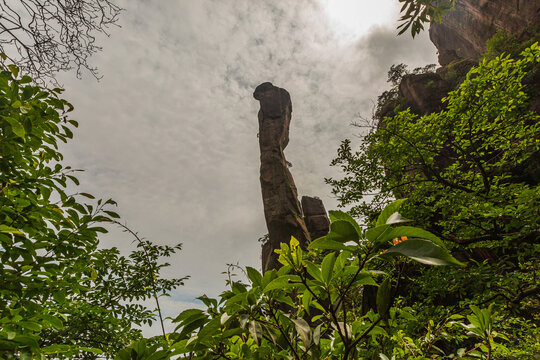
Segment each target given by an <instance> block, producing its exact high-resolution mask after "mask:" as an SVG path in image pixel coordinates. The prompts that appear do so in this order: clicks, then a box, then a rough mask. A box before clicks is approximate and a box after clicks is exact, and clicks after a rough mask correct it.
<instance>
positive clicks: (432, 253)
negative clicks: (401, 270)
mask: <svg viewBox="0 0 540 360" xmlns="http://www.w3.org/2000/svg"><path fill="white" fill-rule="evenodd" d="M394 255H403V256H406V257H408V258H410V259H413V260H416V261H418V262H420V263H422V264H427V265H460V266H462V265H465V264H463V263H461V262H459V261H458V260H456V259H455V258H454V257H453V256H452V255H450V253H449V252H448V251H447V250H446V249H444V248H442V247H440V246H438V245H436V244H434V243H432V242H431V241H429V240H420V239H410V240H407V241H404V242H402V243H399V244H397V245H394V246H392V247H391V248H389V249H388V250H386V251H385V252H384V253H383V254H381V255H379V256H380V257H382V258H384V257H390V256H394Z"/></svg>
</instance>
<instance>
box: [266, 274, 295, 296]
mask: <svg viewBox="0 0 540 360" xmlns="http://www.w3.org/2000/svg"><path fill="white" fill-rule="evenodd" d="M300 285H301V283H300V276H298V275H283V276H280V277H278V278H276V279H274V280H272V281H271V282H270V283H269V284H268V285H266V287H265V288H264V290H263V292H264V293H267V292H268V291H272V290H275V289H287V288H291V287H295V286H300Z"/></svg>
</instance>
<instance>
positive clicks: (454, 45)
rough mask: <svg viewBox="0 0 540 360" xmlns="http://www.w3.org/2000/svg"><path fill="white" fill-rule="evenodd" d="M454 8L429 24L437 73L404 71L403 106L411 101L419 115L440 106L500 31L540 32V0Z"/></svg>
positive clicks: (462, 3) (474, 0)
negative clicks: (437, 58)
mask: <svg viewBox="0 0 540 360" xmlns="http://www.w3.org/2000/svg"><path fill="white" fill-rule="evenodd" d="M454 8H455V10H452V11H447V12H446V13H445V14H444V16H443V17H442V21H441V23H436V22H435V23H432V24H431V26H430V28H429V36H430V39H431V41H432V42H433V44H434V45H435V46H436V47H437V50H438V53H439V64H440V65H441V67H440V68H439V69H437V71H436V73H427V74H409V75H406V76H404V77H403V79H402V81H401V83H400V84H399V88H398V90H399V91H398V95H399V103H400V104H401V105H402V106H401V109H403V108H408V107H410V108H411V111H413V112H414V113H417V114H419V115H426V114H429V113H432V112H435V111H440V110H442V104H441V99H442V98H443V97H445V96H446V94H447V93H448V91H450V90H452V89H453V88H454V87H455V86H456V85H457V84H459V83H460V82H461V81H462V80H463V78H464V76H465V74H467V72H468V71H469V70H470V68H471V67H473V66H474V65H475V64H477V63H478V60H479V59H480V57H481V56H482V54H483V53H484V52H485V50H486V42H487V41H488V40H489V39H491V38H492V37H493V36H494V35H495V34H496V33H497V31H499V30H501V31H504V32H506V33H508V34H510V36H512V37H513V38H514V39H515V40H516V41H518V42H522V41H525V40H527V39H530V38H533V39H534V38H537V37H538V30H539V26H540V25H539V16H540V0H456V2H455V4H454ZM536 40H538V39H536ZM526 81H527V80H526ZM532 97H533V98H534V97H535V96H532ZM538 105H539V104H537V102H535V103H533V104H532V107H533V108H538V107H539V106H538ZM395 106H396V102H393V103H389V104H387V105H386V106H384V108H383V109H382V111H381V113H380V114H379V117H381V118H382V117H384V116H389V115H392V114H391V110H393V109H394V108H395Z"/></svg>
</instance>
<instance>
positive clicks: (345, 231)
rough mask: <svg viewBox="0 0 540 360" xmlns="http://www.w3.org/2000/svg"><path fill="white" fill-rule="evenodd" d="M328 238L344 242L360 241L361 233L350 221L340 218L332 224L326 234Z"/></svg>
mask: <svg viewBox="0 0 540 360" xmlns="http://www.w3.org/2000/svg"><path fill="white" fill-rule="evenodd" d="M326 238H327V239H328V240H334V241H339V242H342V243H345V242H347V241H355V242H358V239H359V238H360V235H359V233H358V232H357V231H356V229H355V228H354V226H353V225H352V224H351V223H350V222H348V221H345V220H338V221H334V222H333V223H331V224H330V232H329V233H328V235H326Z"/></svg>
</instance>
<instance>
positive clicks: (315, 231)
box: [302, 196, 330, 240]
mask: <svg viewBox="0 0 540 360" xmlns="http://www.w3.org/2000/svg"><path fill="white" fill-rule="evenodd" d="M302 211H303V213H304V221H305V223H306V227H307V229H308V231H309V236H311V239H312V240H315V239H317V238H320V237H321V236H325V235H326V234H328V232H329V231H330V220H329V219H328V215H327V214H326V209H325V208H324V204H323V202H322V200H321V199H319V198H318V197H311V196H302Z"/></svg>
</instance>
